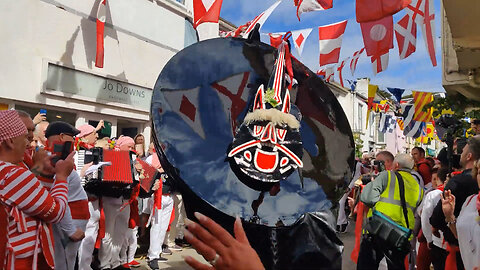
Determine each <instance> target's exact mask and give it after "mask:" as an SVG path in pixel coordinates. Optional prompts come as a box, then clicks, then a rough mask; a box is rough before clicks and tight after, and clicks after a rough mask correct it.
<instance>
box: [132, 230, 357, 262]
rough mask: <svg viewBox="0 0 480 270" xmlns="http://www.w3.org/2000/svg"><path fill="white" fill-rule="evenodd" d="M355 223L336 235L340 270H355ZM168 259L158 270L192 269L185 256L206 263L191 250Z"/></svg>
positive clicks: (186, 249) (175, 253)
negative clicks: (340, 249)
mask: <svg viewBox="0 0 480 270" xmlns="http://www.w3.org/2000/svg"><path fill="white" fill-rule="evenodd" d="M354 231H355V223H354V222H352V221H350V224H349V225H348V227H347V232H346V233H340V234H337V236H338V238H340V240H342V242H343V244H344V245H345V248H344V251H343V258H342V269H345V270H353V269H356V264H355V263H354V262H353V261H352V260H351V259H350V254H351V253H352V250H353V246H354V243H355V234H354ZM162 256H164V257H165V258H167V259H168V261H166V262H160V263H159V264H158V265H159V267H160V269H168V270H187V269H188V270H190V269H192V268H191V267H190V266H188V265H187V264H186V263H185V262H184V261H183V258H184V257H185V256H192V257H194V258H196V259H198V260H200V261H202V262H204V263H207V262H206V261H205V260H204V259H203V257H202V256H200V255H199V254H198V253H197V252H196V251H195V250H194V249H192V248H184V249H183V250H182V251H176V252H175V251H174V252H173V254H172V255H162ZM139 262H140V263H141V266H140V267H138V268H132V269H140V270H149V269H150V268H149V267H148V266H147V264H146V261H145V259H141V260H139Z"/></svg>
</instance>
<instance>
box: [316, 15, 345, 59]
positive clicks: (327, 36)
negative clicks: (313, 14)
mask: <svg viewBox="0 0 480 270" xmlns="http://www.w3.org/2000/svg"><path fill="white" fill-rule="evenodd" d="M346 27H347V21H346V20H345V21H342V22H338V23H334V24H330V25H325V26H320V27H318V36H319V45H320V66H324V65H327V64H334V63H338V60H339V57H340V48H341V47H342V37H343V34H344V33H345V28H346Z"/></svg>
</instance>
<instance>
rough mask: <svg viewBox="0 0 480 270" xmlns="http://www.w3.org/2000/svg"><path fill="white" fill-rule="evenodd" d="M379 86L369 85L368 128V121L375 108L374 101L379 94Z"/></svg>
mask: <svg viewBox="0 0 480 270" xmlns="http://www.w3.org/2000/svg"><path fill="white" fill-rule="evenodd" d="M377 90H378V85H374V84H369V85H368V109H367V128H368V119H369V118H370V111H371V110H372V108H373V99H374V98H375V94H376V93H377Z"/></svg>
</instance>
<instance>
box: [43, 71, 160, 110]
mask: <svg viewBox="0 0 480 270" xmlns="http://www.w3.org/2000/svg"><path fill="white" fill-rule="evenodd" d="M45 91H46V92H48V93H54V92H61V93H62V94H63V96H65V97H69V98H73V99H81V100H88V101H92V102H97V103H102V104H109V105H113V106H122V105H123V104H125V105H129V106H131V107H132V108H131V109H136V110H141V111H150V102H151V99H152V90H151V89H148V88H145V87H141V86H138V85H133V84H130V83H126V82H123V81H119V80H115V79H111V78H107V77H102V76H98V75H94V74H91V73H87V72H83V71H79V70H75V69H71V68H67V67H63V66H59V65H56V64H53V63H48V70H47V80H46V88H45Z"/></svg>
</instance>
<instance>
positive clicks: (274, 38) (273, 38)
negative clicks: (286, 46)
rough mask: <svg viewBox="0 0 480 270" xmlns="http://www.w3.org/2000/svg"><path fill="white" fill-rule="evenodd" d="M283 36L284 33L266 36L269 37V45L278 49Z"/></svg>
mask: <svg viewBox="0 0 480 270" xmlns="http://www.w3.org/2000/svg"><path fill="white" fill-rule="evenodd" d="M283 35H285V32H283V33H270V34H268V36H270V45H272V47H275V48H278V46H280V44H282V41H283Z"/></svg>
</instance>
